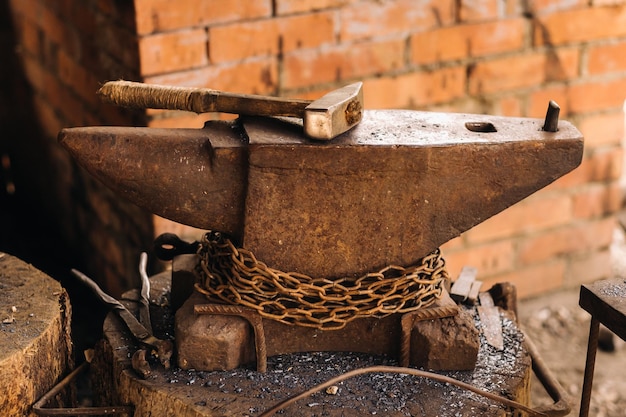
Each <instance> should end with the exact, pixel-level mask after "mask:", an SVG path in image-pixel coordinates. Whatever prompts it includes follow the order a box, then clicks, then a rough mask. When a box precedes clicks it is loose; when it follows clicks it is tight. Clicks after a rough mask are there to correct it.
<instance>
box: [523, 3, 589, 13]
mask: <svg viewBox="0 0 626 417" xmlns="http://www.w3.org/2000/svg"><path fill="white" fill-rule="evenodd" d="M587 1H588V0H528V2H527V6H526V7H527V9H528V10H529V11H530V12H531V13H533V14H549V13H554V12H557V11H559V10H568V9H576V8H580V7H584V6H586V5H587Z"/></svg>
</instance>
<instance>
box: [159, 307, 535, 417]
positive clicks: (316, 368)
mask: <svg viewBox="0 0 626 417" xmlns="http://www.w3.org/2000/svg"><path fill="white" fill-rule="evenodd" d="M470 311H471V310H470ZM473 314H474V320H475V323H476V326H477V327H478V329H479V330H480V320H479V317H478V314H476V312H475V311H473ZM501 319H502V332H503V337H504V342H505V343H504V345H505V348H504V349H503V350H501V351H499V350H497V349H496V348H494V347H492V346H490V345H488V344H487V341H486V339H485V338H484V336H482V334H481V347H480V351H479V355H478V360H477V364H476V367H475V369H474V370H473V371H463V372H462V371H455V372H439V373H441V374H443V375H447V376H450V377H453V378H455V379H458V380H460V381H463V382H466V383H470V384H472V385H474V386H476V387H478V388H481V389H483V390H486V391H489V392H492V393H495V394H498V395H503V396H506V397H508V398H511V399H513V397H514V393H512V392H510V387H511V386H518V385H519V384H515V385H512V384H511V381H517V382H519V381H521V379H523V378H524V376H525V374H526V371H527V370H528V367H529V365H530V359H529V357H528V355H527V353H526V352H525V350H524V349H523V347H522V341H523V336H522V334H521V333H520V332H519V330H518V329H517V326H516V324H515V323H514V322H513V321H512V320H510V319H509V318H508V317H507V316H506V315H505V314H501ZM376 365H386V366H397V361H396V360H395V359H394V358H390V357H387V356H382V355H370V354H363V353H352V352H308V353H296V354H287V355H278V356H274V357H269V358H268V368H267V369H268V370H267V372H266V373H259V372H256V370H255V368H254V366H255V365H254V364H250V365H249V366H248V367H244V368H239V369H235V370H231V371H211V372H207V371H194V370H182V369H180V368H173V369H170V370H169V371H162V372H158V373H156V374H154V375H153V376H152V377H150V378H149V380H148V381H150V379H152V380H153V382H155V383H160V384H163V383H167V384H170V385H171V386H173V387H175V389H177V390H178V389H181V387H185V389H188V390H189V391H188V392H189V393H188V396H189V397H191V398H193V399H194V404H195V405H196V406H197V407H199V408H201V409H205V408H206V409H210V410H211V415H220V414H219V413H223V415H237V416H254V415H259V414H260V413H262V412H263V411H265V410H267V409H269V408H270V407H272V406H274V405H275V404H277V403H279V402H281V401H283V400H285V399H286V398H288V397H291V396H293V395H297V394H299V393H301V392H303V391H305V390H307V389H309V388H311V387H313V386H315V385H318V384H321V383H323V382H326V381H327V380H329V379H331V378H333V377H336V376H338V375H341V374H343V373H345V372H348V371H350V370H354V369H358V368H365V367H369V366H376ZM153 369H154V368H153ZM502 411H503V406H501V405H499V404H497V403H495V402H493V401H491V400H488V399H486V398H484V397H482V396H480V395H478V394H474V393H471V392H468V391H465V390H463V389H460V388H457V387H455V386H452V385H449V384H446V383H441V382H437V381H433V380H430V379H425V378H419V377H416V376H411V375H406V374H396V373H371V374H365V375H360V376H357V377H354V378H351V379H348V380H345V381H343V382H339V383H337V384H336V386H334V387H331V388H329V389H326V390H322V391H320V392H317V393H315V394H312V395H311V396H309V397H307V398H304V399H301V400H300V401H298V402H296V403H295V404H292V405H290V406H289V407H287V408H286V409H284V410H281V411H280V412H279V413H278V414H280V415H283V416H286V415H289V416H291V415H293V416H302V415H311V416H335V415H337V416H361V415H385V416H412V415H427V416H485V415H487V416H488V415H492V414H493V415H501V413H502ZM216 413H217V414H216Z"/></svg>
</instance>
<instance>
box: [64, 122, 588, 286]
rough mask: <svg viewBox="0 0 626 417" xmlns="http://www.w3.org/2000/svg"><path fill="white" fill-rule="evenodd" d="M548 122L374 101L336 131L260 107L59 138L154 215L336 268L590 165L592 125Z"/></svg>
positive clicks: (291, 261)
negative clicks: (327, 133)
mask: <svg viewBox="0 0 626 417" xmlns="http://www.w3.org/2000/svg"><path fill="white" fill-rule="evenodd" d="M542 122H543V120H539V119H529V118H509V117H496V116H486V115H470V114H452V113H433V112H420V111H408V110H372V111H365V112H364V114H363V120H362V122H361V123H360V124H359V125H357V126H356V127H354V128H352V129H351V130H350V131H348V132H347V133H344V134H343V135H340V136H339V137H337V138H335V139H334V140H332V141H326V142H321V141H311V140H309V139H308V138H306V137H305V136H303V135H302V126H296V125H294V124H292V123H291V122H286V121H283V120H279V119H274V118H261V117H240V118H239V119H238V120H236V121H233V122H223V121H211V122H207V123H206V125H205V127H204V128H203V129H157V128H135V127H80V128H68V129H63V130H62V131H61V133H60V134H59V141H60V142H61V143H62V144H63V146H65V147H66V148H67V149H68V150H69V152H70V153H71V154H72V155H73V156H74V158H75V159H76V160H77V161H78V162H79V163H80V165H82V166H83V167H84V168H86V169H87V171H89V172H90V173H91V174H92V175H93V176H94V177H96V178H97V179H99V180H100V181H102V182H103V183H104V184H106V185H108V186H109V187H110V188H112V189H113V190H114V191H116V192H117V193H118V194H120V195H121V196H124V197H126V198H127V199H129V200H130V201H132V202H134V203H136V204H137V205H139V206H141V207H143V208H145V209H147V210H149V211H150V212H152V213H155V214H158V215H160V216H163V217H165V218H168V219H171V220H174V221H176V222H180V223H183V224H187V225H190V226H194V227H198V228H201V229H211V230H216V231H221V232H226V233H228V234H230V235H232V236H234V238H235V239H236V240H237V241H238V242H240V243H241V244H242V246H243V247H245V248H247V249H249V250H251V251H253V252H254V253H255V255H256V257H257V258H258V259H259V260H262V261H263V262H265V263H266V264H267V265H271V266H272V267H273V268H276V269H280V270H283V271H293V272H300V273H304V274H308V275H310V276H323V277H337V276H346V275H354V276H357V275H360V274H362V273H364V272H368V271H373V270H377V269H380V268H381V267H383V266H386V265H391V264H397V265H410V264H413V263H414V262H415V261H416V260H419V259H421V258H422V257H423V256H425V255H427V254H428V253H430V252H431V251H432V250H433V249H435V248H437V247H439V246H440V245H441V244H443V243H445V242H447V241H448V240H450V239H451V238H454V237H456V236H459V235H460V234H461V233H462V232H464V231H466V230H468V229H470V228H471V227H473V226H475V225H477V224H479V223H481V222H482V221H484V220H486V219H488V218H489V217H491V216H493V215H495V214H496V213H499V212H501V211H502V210H504V209H506V208H507V207H509V206H511V205H512V204H514V203H516V202H518V201H520V200H522V199H524V198H525V197H527V196H528V195H530V194H532V193H534V192H535V191H537V190H539V189H541V188H542V187H544V186H546V185H548V184H550V183H551V182H553V181H554V180H555V179H557V178H559V177H560V176H562V175H564V174H566V173H567V172H569V171H571V170H572V169H574V168H575V167H576V166H578V165H579V163H580V161H581V158H582V153H583V139H582V136H581V134H580V133H579V131H578V130H577V129H576V128H575V127H574V126H573V125H571V124H570V123H568V122H565V121H561V122H560V123H559V124H558V131H556V132H548V131H544V130H543V129H542Z"/></svg>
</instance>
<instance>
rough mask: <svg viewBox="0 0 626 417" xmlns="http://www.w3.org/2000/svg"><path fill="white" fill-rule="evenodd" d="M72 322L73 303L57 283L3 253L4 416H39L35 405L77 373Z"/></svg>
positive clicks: (0, 342)
mask: <svg viewBox="0 0 626 417" xmlns="http://www.w3.org/2000/svg"><path fill="white" fill-rule="evenodd" d="M70 316H71V308H70V302H69V297H68V295H67V293H66V292H65V290H64V289H63V288H62V287H61V285H60V284H59V283H58V282H57V281H55V280H54V279H52V278H50V277H49V276H48V275H46V274H44V273H43V272H41V271H39V270H38V269H36V268H34V267H33V266H32V265H28V264H26V263H24V262H23V261H21V260H19V259H18V258H15V257H13V256H10V255H8V254H5V253H0V392H1V393H2V395H1V396H0V410H2V414H3V415H6V416H32V415H34V413H32V411H31V407H32V404H33V403H34V402H35V401H37V400H38V399H39V398H40V397H41V396H43V395H44V394H45V393H46V392H48V391H49V390H50V388H52V387H53V386H54V385H55V384H56V383H57V382H58V381H59V380H60V379H61V377H62V376H64V375H65V374H66V371H67V370H68V369H69V368H71V367H72V365H73V360H72V341H71V335H70ZM52 406H54V405H52Z"/></svg>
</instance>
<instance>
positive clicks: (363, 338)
mask: <svg viewBox="0 0 626 417" xmlns="http://www.w3.org/2000/svg"><path fill="white" fill-rule="evenodd" d="M212 306H216V305H210V304H207V299H206V298H205V297H204V296H203V295H202V294H199V293H194V294H193V295H192V296H191V297H190V298H189V299H188V300H187V301H186V302H185V303H184V304H183V306H182V307H181V308H180V309H179V310H178V311H177V313H176V323H175V332H176V348H177V357H178V365H179V366H180V367H181V368H182V369H195V370H202V371H213V370H229V369H235V368H238V367H240V366H242V365H246V364H250V363H255V362H256V364H257V369H258V370H260V371H264V370H265V369H264V363H265V359H266V357H268V356H274V355H280V354H286V353H294V352H320V351H335V352H362V353H370V354H383V355H389V356H391V357H395V358H399V360H400V362H401V363H402V362H403V360H404V361H407V362H408V363H405V364H404V365H407V366H408V365H409V364H410V365H413V366H420V367H424V368H426V369H432V370H470V369H474V366H475V364H476V358H477V355H478V348H479V344H480V342H479V334H478V330H477V329H476V327H475V325H474V321H473V318H472V316H471V315H470V314H469V313H467V312H465V311H464V310H463V309H458V308H457V307H456V305H455V304H454V302H453V301H452V300H451V299H450V298H449V296H448V295H447V294H445V296H444V297H442V299H440V300H438V301H437V303H435V305H433V306H430V307H427V308H424V309H421V310H419V311H418V312H417V313H415V314H413V316H411V315H412V313H407V314H394V315H390V316H387V317H384V318H373V317H371V318H359V319H356V320H353V321H351V322H349V323H347V324H346V326H345V327H344V328H342V329H340V330H319V329H315V328H309V327H302V326H292V325H287V324H283V323H280V322H277V321H275V320H271V319H261V317H260V316H258V314H257V313H256V312H252V313H253V314H255V315H257V316H258V320H259V322H260V323H261V325H260V326H257V328H256V329H255V326H254V325H253V324H252V323H251V322H252V320H250V319H246V318H244V317H239V316H233V315H221V314H217V313H216V314H206V313H204V314H198V310H199V309H200V310H201V309H202V308H203V307H205V310H211V307H212ZM220 307H221V306H220V305H217V307H216V308H217V309H219V308H220ZM442 311H443V314H444V315H445V314H446V313H447V314H448V315H451V314H453V315H452V316H450V317H440V318H433V317H437V316H440V315H441V314H442V313H441V312H442ZM259 327H260V329H259ZM259 331H261V332H263V334H262V335H259V334H258V332H259ZM259 344H264V346H259ZM403 358H404V359H403Z"/></svg>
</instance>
